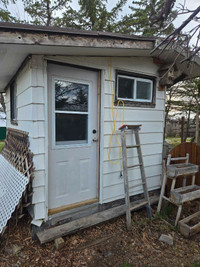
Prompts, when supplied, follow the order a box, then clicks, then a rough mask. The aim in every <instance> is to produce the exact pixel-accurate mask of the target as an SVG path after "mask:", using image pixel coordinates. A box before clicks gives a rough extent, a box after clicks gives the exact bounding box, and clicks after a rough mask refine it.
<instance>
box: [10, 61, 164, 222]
mask: <svg viewBox="0 0 200 267" xmlns="http://www.w3.org/2000/svg"><path fill="white" fill-rule="evenodd" d="M50 58H51V59H55V58H56V59H57V60H60V61H62V62H66V63H70V64H77V65H84V66H88V67H91V68H99V69H101V70H102V77H101V92H102V97H101V129H100V130H101V140H100V142H101V153H100V193H99V196H100V202H101V203H104V202H109V201H112V200H115V199H119V198H123V196H124V193H123V192H122V191H121V190H118V189H116V188H118V186H120V184H121V183H122V180H121V179H120V178H119V170H120V164H118V165H116V166H115V167H114V168H113V165H111V164H109V163H108V144H109V134H110V133H111V131H112V125H113V124H112V116H111V93H110V81H109V80H110V58H108V57H70V56H51V57H50ZM112 67H113V68H112V80H113V83H112V85H113V89H115V69H120V70H125V71H129V72H136V73H143V74H146V75H153V76H157V69H158V66H156V65H155V64H153V61H152V59H151V58H145V57H129V58H128V57H126V58H125V57H124V58H112ZM44 73H45V72H44V64H43V57H42V56H33V60H32V61H31V62H30V63H29V64H28V66H27V67H26V68H25V70H24V71H23V72H22V73H21V75H20V76H19V78H18V87H19V91H18V93H17V94H18V108H19V110H18V126H13V125H11V124H10V102H9V101H10V96H9V90H7V93H6V95H7V100H6V101H7V104H6V106H7V125H8V126H11V127H13V128H17V129H22V130H25V131H28V132H29V134H30V137H31V148H32V149H33V150H34V162H35V167H36V173H37V172H38V173H39V174H37V176H36V179H35V182H34V187H35V190H39V191H40V193H41V197H40V199H42V194H45V193H44V192H43V191H42V190H40V189H37V188H39V187H40V186H43V185H44V183H45V190H46V192H48V189H47V188H48V181H47V180H46V181H45V180H44V176H43V175H44V170H45V168H46V167H45V166H46V165H47V163H45V160H47V154H45V153H46V152H45V145H44V142H46V146H47V145H48V144H51V142H50V141H48V139H46V138H47V134H45V132H46V131H47V127H46V126H45V125H47V119H46V117H45V112H46V111H45V90H46V89H47V86H46V87H45V74H44ZM84 78H85V77H84ZM85 79H87V77H86V78H85ZM164 102H165V92H162V91H158V90H156V106H155V108H138V107H133V108H132V107H126V106H125V123H131V124H136V123H139V124H140V123H141V124H142V128H141V135H140V137H141V144H142V147H141V148H142V153H143V156H144V161H146V162H145V164H146V163H147V166H145V172H146V176H147V180H148V183H149V186H150V187H149V189H150V190H152V189H155V188H159V186H160V175H161V162H162V143H163V125H164V123H163V121H164ZM26 105H27V106H26ZM114 110H115V112H116V108H114ZM29 111H30V113H31V116H29V115H28V112H29ZM46 113H47V112H46ZM45 120H46V122H45ZM45 123H46V124H45ZM121 123H122V107H119V116H118V118H117V125H116V128H118V127H119V126H121ZM41 137H43V138H45V139H43V140H42V138H41ZM37 138H38V140H37ZM119 140H120V136H119ZM129 141H130V143H131V142H132V140H129ZM47 142H48V143H47ZM43 150H44V151H43ZM37 153H39V154H37ZM134 155H135V154H134V153H133V154H132V152H129V151H128V160H131V157H133V160H134ZM111 158H112V159H117V158H118V147H117V143H116V141H113V142H112V148H111ZM159 158H160V160H159ZM151 160H152V162H153V164H152V165H151V166H149V165H150V163H151ZM159 162H160V163H159ZM130 172H132V170H131V171H130ZM133 173H134V175H135V176H134V177H135V179H136V180H134V182H136V181H137V179H138V178H139V170H135V172H133ZM39 177H40V178H39ZM116 186H117V187H116ZM105 188H107V189H105ZM122 189H123V186H122ZM105 190H106V191H105ZM104 191H105V192H106V193H105V192H104ZM35 192H36V191H35ZM139 192H140V190H139V188H137V190H136V191H134V194H138V193H139ZM36 194H37V193H36ZM47 198H48V197H47V195H46V196H45V201H46V204H44V203H39V204H37V199H36V197H35V202H36V204H35V208H34V210H35V216H36V219H42V218H45V216H46V218H47V211H46V207H47V206H48V205H47ZM38 199H39V196H38ZM40 209H41V210H40ZM42 216H43V217H42Z"/></svg>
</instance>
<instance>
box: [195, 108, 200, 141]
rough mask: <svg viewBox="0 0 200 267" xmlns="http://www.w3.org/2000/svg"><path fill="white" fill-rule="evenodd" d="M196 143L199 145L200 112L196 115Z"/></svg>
mask: <svg viewBox="0 0 200 267" xmlns="http://www.w3.org/2000/svg"><path fill="white" fill-rule="evenodd" d="M195 143H196V144H197V145H198V144H199V110H198V111H197V113H196V134H195Z"/></svg>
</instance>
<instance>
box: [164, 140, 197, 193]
mask: <svg viewBox="0 0 200 267" xmlns="http://www.w3.org/2000/svg"><path fill="white" fill-rule="evenodd" d="M187 153H188V154H189V155H190V163H192V164H196V165H198V166H199V169H200V146H198V145H197V144H195V143H182V144H180V145H178V146H176V147H174V148H173V149H172V150H171V151H170V154H171V156H172V158H177V157H178V158H181V157H185V155H186V154H187ZM195 177H196V179H195V184H197V185H200V172H198V173H196V175H195ZM190 183H191V178H189V177H188V178H187V184H188V185H189V184H190ZM182 186H183V177H182V176H180V177H178V178H177V179H176V187H182ZM170 187H171V180H170V179H168V181H167V189H168V192H169V190H170Z"/></svg>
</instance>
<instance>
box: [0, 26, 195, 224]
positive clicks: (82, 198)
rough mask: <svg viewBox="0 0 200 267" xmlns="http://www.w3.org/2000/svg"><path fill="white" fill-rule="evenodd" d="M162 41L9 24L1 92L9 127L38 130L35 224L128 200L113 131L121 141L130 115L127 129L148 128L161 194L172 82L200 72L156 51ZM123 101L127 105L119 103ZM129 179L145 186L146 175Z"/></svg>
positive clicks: (1, 56) (0, 35)
mask: <svg viewBox="0 0 200 267" xmlns="http://www.w3.org/2000/svg"><path fill="white" fill-rule="evenodd" d="M155 42H156V39H155V38H149V37H141V36H134V35H122V34H115V33H106V32H93V31H83V30H73V29H65V28H54V27H42V26H33V25H23V24H10V23H0V90H1V92H5V93H6V123H7V127H9V128H14V129H17V130H22V131H25V132H28V134H29V141H30V149H31V151H32V153H33V162H34V168H35V170H34V180H33V197H32V205H31V208H30V209H29V210H30V213H31V215H32V218H33V220H32V224H34V225H37V226H41V225H42V223H43V222H49V223H52V224H53V222H57V221H58V218H60V220H61V219H62V220H63V221H64V220H65V219H66V218H68V220H69V216H71V214H79V215H80V214H81V213H82V214H85V212H86V211H87V212H88V213H89V212H90V213H95V212H97V211H98V210H100V209H102V208H103V207H109V206H112V205H119V204H120V203H122V201H123V199H124V187H123V180H122V178H121V176H120V163H118V164H111V163H110V160H112V161H114V162H115V161H117V160H118V158H119V146H118V142H117V140H116V138H115V137H114V136H113V137H112V138H110V135H111V134H112V132H113V127H114V124H116V125H115V128H116V136H118V138H119V140H120V136H119V132H118V131H117V129H118V128H119V127H120V126H121V125H122V123H123V115H124V121H125V123H127V124H142V127H141V132H140V138H141V145H142V153H143V159H144V166H145V172H146V178H147V185H148V190H149V191H150V192H153V191H155V190H158V189H159V188H160V181H161V171H162V152H163V133H164V117H165V86H169V85H172V84H174V83H176V82H178V81H180V80H182V79H188V78H190V77H196V76H199V74H200V60H199V58H195V60H194V61H193V67H192V68H188V64H187V62H185V63H182V64H181V63H180V61H181V59H182V58H183V55H181V54H180V55H179V57H177V55H178V54H179V51H176V50H173V51H172V50H171V51H165V52H164V53H162V54H161V55H160V56H158V55H157V52H155V53H154V54H153V55H151V54H150V51H151V50H152V49H153V48H154V47H155ZM174 58H178V59H177V61H176V63H175V64H173V67H172V63H173V62H174ZM119 100H122V101H123V103H124V108H123V105H121V104H120V105H119V107H118V106H117V103H118V101H119ZM117 107H118V116H117V118H116V120H115V122H113V120H114V119H113V115H112V111H113V112H114V113H115V114H116V112H117ZM110 139H111V141H110ZM133 141H134V140H132V139H131V138H129V139H128V142H129V143H131V142H133ZM109 151H110V155H109ZM136 155H137V154H136V152H130V154H128V161H129V162H131V161H133V162H135V161H136V160H137V157H136ZM109 158H110V160H109ZM129 177H131V179H132V180H131V183H134V182H137V180H139V179H140V172H139V169H137V168H136V169H134V170H131V171H130V175H129ZM141 193H142V187H137V188H135V189H133V190H132V191H131V195H132V196H138V195H139V194H141ZM67 216H68V217H67ZM66 220H67V219H66Z"/></svg>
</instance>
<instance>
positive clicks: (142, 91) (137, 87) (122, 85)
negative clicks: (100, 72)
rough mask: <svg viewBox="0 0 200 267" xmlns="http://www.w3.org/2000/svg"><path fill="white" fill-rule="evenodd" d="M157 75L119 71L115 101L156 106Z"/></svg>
mask: <svg viewBox="0 0 200 267" xmlns="http://www.w3.org/2000/svg"><path fill="white" fill-rule="evenodd" d="M154 87H155V77H150V76H146V75H144V76H143V75H138V74H133V73H127V72H121V71H117V73H116V91H115V92H116V94H115V101H116V102H117V101H118V100H123V101H124V102H125V103H126V104H127V105H131V106H132V105H139V104H140V105H141V106H142V105H145V106H155V103H154V98H155V96H154V94H155V89H154Z"/></svg>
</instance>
